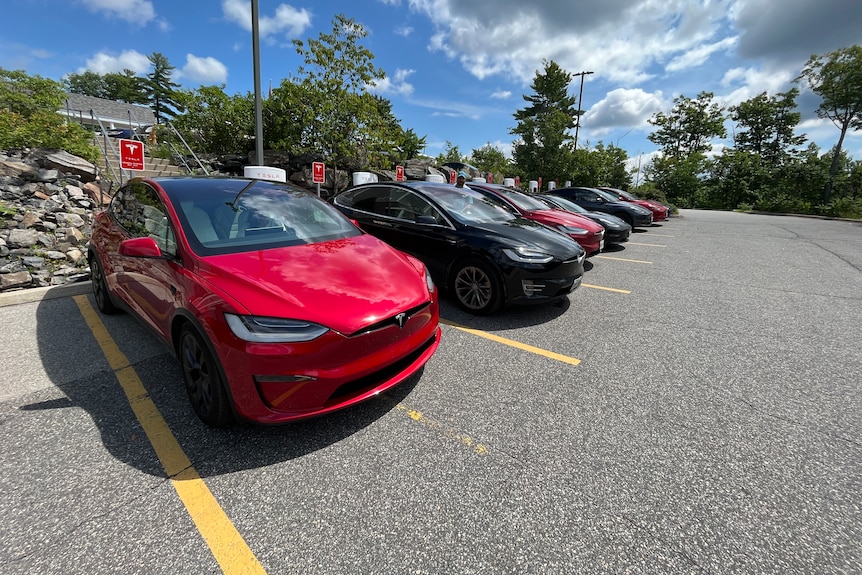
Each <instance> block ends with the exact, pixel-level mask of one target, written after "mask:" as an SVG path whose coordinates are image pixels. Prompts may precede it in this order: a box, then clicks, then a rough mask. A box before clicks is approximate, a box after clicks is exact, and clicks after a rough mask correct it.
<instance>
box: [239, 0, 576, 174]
mask: <svg viewBox="0 0 862 575" xmlns="http://www.w3.org/2000/svg"><path fill="white" fill-rule="evenodd" d="M258 13H259V11H258V0H251V43H252V57H253V58H254V142H255V150H256V153H257V165H258V166H262V165H263V110H262V105H261V102H260V29H259V24H258ZM575 140H576V141H577V137H576V138H575Z"/></svg>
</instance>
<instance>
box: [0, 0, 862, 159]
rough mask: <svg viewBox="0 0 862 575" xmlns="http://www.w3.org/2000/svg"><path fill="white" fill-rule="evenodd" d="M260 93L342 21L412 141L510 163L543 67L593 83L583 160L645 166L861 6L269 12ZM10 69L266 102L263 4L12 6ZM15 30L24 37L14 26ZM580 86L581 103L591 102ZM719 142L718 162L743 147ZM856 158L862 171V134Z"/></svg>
mask: <svg viewBox="0 0 862 575" xmlns="http://www.w3.org/2000/svg"><path fill="white" fill-rule="evenodd" d="M258 6H259V12H260V32H261V43H260V50H261V56H260V59H261V84H262V86H261V88H262V90H263V92H264V93H265V92H266V90H267V88H268V86H269V83H270V81H271V82H272V84H273V85H277V84H278V83H279V82H280V81H281V80H282V79H284V78H288V77H290V76H291V75H292V74H294V73H295V71H296V68H297V66H298V65H299V64H300V60H299V57H298V56H297V55H296V51H295V49H294V47H293V45H292V43H291V40H292V39H294V38H298V39H302V40H305V39H309V38H317V37H318V35H319V34H320V33H321V32H327V33H328V32H330V31H331V29H332V20H333V17H334V16H335V15H336V14H344V15H345V16H347V17H349V18H353V19H354V20H356V21H357V22H359V23H361V24H362V25H363V26H365V28H366V29H367V31H368V36H367V37H366V39H365V42H364V45H365V46H366V47H367V48H369V49H370V50H371V51H372V52H373V53H374V55H375V64H377V65H378V66H380V67H381V68H383V69H384V70H385V71H386V74H387V78H386V80H385V81H384V82H382V83H380V84H379V85H378V86H377V87H376V88H375V90H376V91H377V92H378V93H380V94H381V95H383V96H385V97H387V98H388V99H389V100H390V101H391V102H392V104H393V110H394V112H395V115H396V117H398V118H399V119H400V120H401V122H402V126H403V127H404V128H412V129H413V130H414V131H415V132H416V133H417V134H418V135H420V136H425V137H426V139H427V148H426V153H427V154H429V155H431V156H435V155H437V154H439V153H440V152H441V151H442V150H443V149H444V147H445V145H446V142H447V141H448V142H451V143H452V144H453V145H456V146H458V148H459V150H460V151H461V153H462V154H468V153H469V152H470V151H472V150H473V149H477V148H480V147H482V146H484V145H485V144H488V143H490V144H491V145H494V146H497V147H498V148H500V149H501V150H503V151H504V152H505V153H507V154H508V153H509V152H510V150H511V144H512V136H511V135H510V134H509V131H510V129H511V128H512V127H513V126H514V120H513V113H514V112H515V111H516V110H518V109H519V108H522V107H524V105H525V102H524V100H523V98H522V96H523V95H525V94H530V93H531V90H530V83H531V82H532V80H533V78H534V77H535V74H536V71H537V70H541V69H542V68H543V60H554V61H556V62H557V63H558V64H560V66H562V67H563V68H564V69H565V70H566V71H568V72H569V73H572V74H577V73H579V72H585V71H588V72H593V73H592V74H589V75H584V76H583V78H584V83H583V106H582V107H583V108H584V109H585V110H587V113H586V114H585V115H584V117H583V118H582V122H581V128H580V130H579V133H578V144H579V147H584V146H594V145H595V144H597V143H598V142H599V141H602V142H604V143H605V144H614V145H617V146H619V147H622V148H624V149H626V150H627V151H628V154H629V156H630V157H632V158H633V160H632V163H633V164H636V163H637V162H638V159H639V158H640V162H641V164H645V163H646V162H647V161H648V160H649V157H650V155H651V154H652V153H653V152H654V151H655V146H654V145H653V144H652V143H651V142H649V141H648V140H647V139H646V136H647V134H648V133H649V132H650V131H651V128H652V127H651V126H650V125H649V124H648V123H647V119H648V118H650V117H651V116H652V115H653V114H654V113H656V112H659V111H662V112H668V111H669V110H670V108H671V106H672V102H673V98H674V97H676V96H679V95H684V96H687V97H689V98H694V97H696V96H697V94H698V93H699V92H701V91H704V90H706V91H711V92H713V93H715V95H716V99H717V101H719V102H720V103H722V104H725V105H734V104H738V103H739V102H741V101H744V100H747V99H749V98H752V97H754V96H756V95H758V94H760V93H761V92H764V91H766V92H767V93H768V94H770V95H774V94H776V93H778V92H782V91H786V90H787V89H789V88H790V87H792V86H793V84H792V80H793V78H795V77H796V76H797V75H798V74H799V72H800V70H801V68H802V66H803V65H804V64H805V62H806V61H807V59H808V57H809V56H810V55H811V54H824V53H826V52H829V51H832V50H836V49H838V48H842V47H845V46H850V45H853V44H862V2H852V1H850V0H818V1H817V2H814V1H813V0H780V1H778V0H604V1H602V2H595V1H589V2H587V1H584V0H567V1H560V0H541V1H533V2H524V1H523V0H458V1H457V2H456V1H455V0H353V1H352V2H335V1H330V0H317V1H315V2H310V1H308V0H294V1H291V2H290V3H285V2H279V1H270V0H259V3H258ZM3 11H4V14H5V18H4V20H5V22H6V24H5V25H4V30H3V33H2V35H0V67H3V68H6V69H12V70H19V69H22V70H25V71H26V72H28V73H29V74H38V75H40V76H44V77H48V78H53V79H56V80H60V79H61V78H62V77H63V76H64V75H66V74H68V73H72V72H83V71H85V70H91V71H94V72H98V73H106V72H115V71H121V70H123V69H125V68H128V69H132V70H134V71H136V72H138V73H141V74H144V73H146V72H147V71H149V62H148V61H147V55H149V54H152V53H153V52H160V53H162V54H164V55H165V56H166V57H167V58H168V60H169V61H170V63H171V64H172V65H173V66H175V67H176V72H175V76H174V80H176V81H177V82H179V83H180V84H182V85H183V86H184V87H188V88H196V87H198V86H201V85H212V84H216V85H218V84H225V86H226V87H225V91H226V92H227V93H228V94H237V93H246V92H253V91H254V76H253V66H252V64H253V57H252V48H253V46H252V35H251V16H250V14H251V3H250V1H243V0H210V1H200V0H183V1H180V0H173V1H170V2H168V1H162V0H66V1H60V0H6V2H5V3H4V10H3ZM12 23H15V24H14V25H12ZM580 78H581V77H580V76H578V77H575V79H574V81H573V82H572V85H571V93H572V94H573V95H577V94H578V92H579V91H580V87H581V85H580ZM812 96H813V95H812V94H811V93H810V92H803V94H802V95H801V97H800V98H799V99H798V100H797V102H798V104H799V111H800V112H802V114H803V124H802V125H801V127H800V131H801V132H802V133H805V134H806V135H807V136H808V139H809V141H813V142H815V143H817V144H818V145H819V146H820V147H821V148H822V149H823V150H824V151H825V150H826V149H828V148H830V147H832V146H833V145H834V144H835V143H836V141H837V139H838V129H837V128H835V127H834V126H833V125H832V124H831V123H830V122H828V121H822V120H818V119H817V118H816V116H815V115H814V110H815V108H816V106H817V104H818V101H817V100H816V99H815V98H814V97H812ZM728 128H729V130H728V133H729V137H728V140H725V141H723V142H722V141H716V142H715V143H714V144H715V146H716V149H720V147H721V146H722V145H730V144H732V140H731V139H730V138H731V137H732V133H733V131H732V126H728ZM845 149H846V150H847V151H848V152H849V153H850V154H851V155H852V156H853V157H854V158H855V159H862V134H860V133H856V134H851V135H850V137H849V138H848V139H847V140H846V141H845Z"/></svg>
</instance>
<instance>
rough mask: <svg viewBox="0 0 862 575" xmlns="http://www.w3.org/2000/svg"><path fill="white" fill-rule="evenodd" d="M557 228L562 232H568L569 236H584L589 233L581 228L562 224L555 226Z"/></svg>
mask: <svg viewBox="0 0 862 575" xmlns="http://www.w3.org/2000/svg"><path fill="white" fill-rule="evenodd" d="M557 229H558V230H560V231H561V232H563V233H564V234H569V235H571V236H585V235H587V234H588V233H590V232H588V231H587V230H585V229H583V228H575V227H572V226H564V225H559V226H557Z"/></svg>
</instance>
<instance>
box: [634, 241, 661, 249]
mask: <svg viewBox="0 0 862 575" xmlns="http://www.w3.org/2000/svg"><path fill="white" fill-rule="evenodd" d="M626 245H627V246H648V247H651V248H666V247H667V246H663V245H661V244H640V243H637V242H628V243H627V244H626Z"/></svg>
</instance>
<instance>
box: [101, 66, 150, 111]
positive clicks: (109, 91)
mask: <svg viewBox="0 0 862 575" xmlns="http://www.w3.org/2000/svg"><path fill="white" fill-rule="evenodd" d="M103 80H104V86H105V95H104V97H105V98H107V99H109V100H116V101H117V102H126V103H128V104H146V103H148V99H147V86H146V81H145V79H144V78H142V77H141V76H138V75H137V74H135V73H134V72H133V71H132V70H128V69H126V70H123V72H122V73H116V72H111V73H108V74H105V75H104V76H103Z"/></svg>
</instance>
